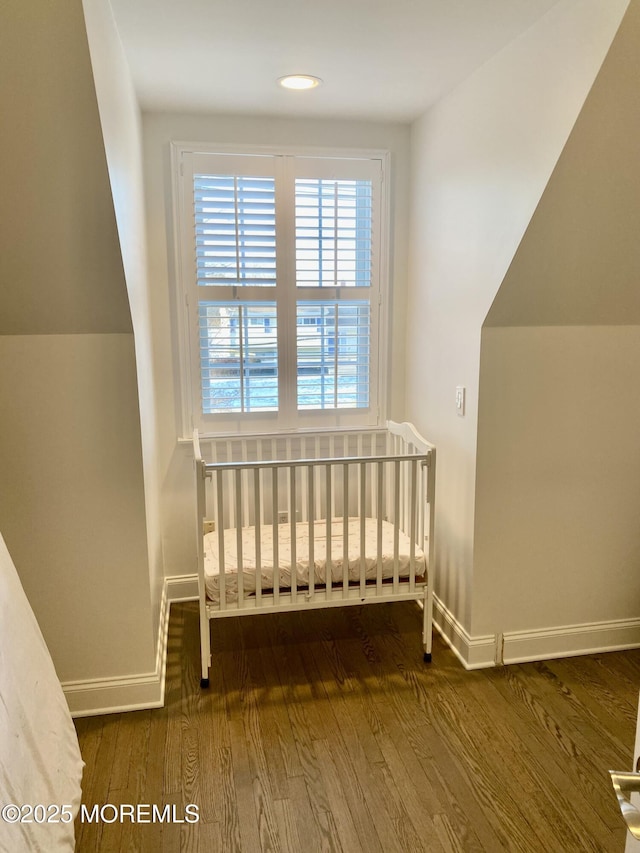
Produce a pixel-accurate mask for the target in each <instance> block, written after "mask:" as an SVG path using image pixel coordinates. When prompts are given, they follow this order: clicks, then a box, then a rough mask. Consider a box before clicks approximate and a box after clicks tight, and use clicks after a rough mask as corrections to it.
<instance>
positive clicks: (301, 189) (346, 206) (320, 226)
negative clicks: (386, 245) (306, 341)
mask: <svg viewBox="0 0 640 853" xmlns="http://www.w3.org/2000/svg"><path fill="white" fill-rule="evenodd" d="M295 188H296V197H295V204H296V207H295V216H296V280H297V284H298V285H299V286H303V285H304V286H307V287H314V286H315V287H322V286H326V285H329V286H334V287H370V286H371V248H372V246H371V241H372V222H371V193H372V186H371V181H340V180H327V179H324V180H323V179H316V180H313V179H304V178H296V183H295Z"/></svg>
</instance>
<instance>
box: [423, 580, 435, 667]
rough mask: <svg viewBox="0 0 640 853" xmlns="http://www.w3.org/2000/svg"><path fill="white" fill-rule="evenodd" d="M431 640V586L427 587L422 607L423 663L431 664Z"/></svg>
mask: <svg viewBox="0 0 640 853" xmlns="http://www.w3.org/2000/svg"><path fill="white" fill-rule="evenodd" d="M432 640H433V592H432V590H431V584H429V585H428V586H427V589H426V590H425V594H424V604H423V607H422V642H423V644H424V658H423V660H424V662H425V663H431V643H432Z"/></svg>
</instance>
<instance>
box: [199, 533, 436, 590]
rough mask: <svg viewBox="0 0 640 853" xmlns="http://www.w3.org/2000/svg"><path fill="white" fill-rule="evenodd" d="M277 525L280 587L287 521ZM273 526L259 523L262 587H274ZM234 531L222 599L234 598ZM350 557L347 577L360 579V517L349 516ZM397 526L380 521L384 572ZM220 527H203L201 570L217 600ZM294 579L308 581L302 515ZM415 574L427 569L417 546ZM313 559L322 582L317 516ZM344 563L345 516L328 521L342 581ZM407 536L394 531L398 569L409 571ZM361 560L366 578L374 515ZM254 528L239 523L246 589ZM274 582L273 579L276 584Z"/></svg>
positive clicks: (372, 553)
mask: <svg viewBox="0 0 640 853" xmlns="http://www.w3.org/2000/svg"><path fill="white" fill-rule="evenodd" d="M277 530H278V575H279V580H280V589H281V590H283V589H286V590H288V589H290V588H291V525H290V524H279V525H278V526H277ZM273 532H274V531H273V526H272V525H265V526H261V528H260V564H261V569H260V579H261V588H262V589H263V590H267V589H273V587H274V560H273V551H274V549H273ZM237 539H238V531H237V530H236V529H235V528H232V529H229V530H225V531H224V572H225V575H224V576H225V599H226V601H227V602H234V601H237V600H238V554H237V551H238V548H237ZM348 541H349V546H348V562H349V572H348V573H349V580H351V581H359V580H360V569H361V559H360V541H361V521H360V519H359V518H350V519H349V520H348ZM394 542H395V528H394V526H393V524H391V523H389V522H388V521H383V522H382V577H383V578H391V577H393V570H394V562H395V556H394V555H395V545H394ZM218 552H219V545H218V533H217V532H213V533H207V534H206V535H205V537H204V573H205V586H206V590H207V598H208V599H209V600H210V601H212V602H214V603H218V602H219V600H220V566H219V554H218ZM295 556H296V568H295V573H296V584H297V586H298V587H306V586H308V584H309V565H310V563H309V524H308V522H306V521H301V522H298V523H297V524H296V548H295ZM414 557H415V566H416V577H419V576H422V575H423V574H424V570H425V565H426V562H425V556H424V552H423V551H422V550H421V549H420V548H418V547H417V546H416V547H415V551H414ZM313 563H314V567H315V568H314V584H315V585H316V586H318V585H322V584H324V583H325V578H326V569H327V529H326V521H324V520H323V521H316V522H314V526H313ZM343 563H344V520H343V519H342V518H335V519H332V521H331V564H332V565H331V579H332V581H333V582H334V583H341V582H342V579H343ZM409 563H410V540H409V537H408V536H406V535H405V534H404V533H403V532H402V531H399V534H398V574H399V577H404V578H407V577H409ZM365 565H366V570H365V574H366V578H367V580H375V579H376V578H377V576H378V521H377V519H374V518H366V519H365ZM255 569H256V529H255V528H254V527H245V528H243V529H242V581H243V590H244V595H253V594H254V593H255V590H256V571H255ZM275 585H277V581H276V584H275Z"/></svg>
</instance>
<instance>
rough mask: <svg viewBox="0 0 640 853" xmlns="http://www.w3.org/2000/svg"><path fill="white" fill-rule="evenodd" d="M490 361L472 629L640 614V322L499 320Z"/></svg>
mask: <svg viewBox="0 0 640 853" xmlns="http://www.w3.org/2000/svg"><path fill="white" fill-rule="evenodd" d="M481 365H482V367H481V377H482V379H481V391H482V396H481V400H480V423H479V430H478V487H477V495H476V507H477V511H476V541H475V557H476V559H475V566H474V587H473V591H474V630H475V631H476V632H478V633H481V634H482V633H485V632H492V633H493V632H504V633H508V632H512V631H521V630H532V629H534V628H548V627H558V626H571V625H580V624H585V623H593V622H604V621H606V620H618V619H629V618H632V617H635V618H637V617H638V616H639V615H640V570H639V569H640V526H639V524H638V519H639V518H640V443H639V442H638V425H639V424H640V390H639V389H640V326H626V327H625V326H573V327H562V326H547V327H530V328H504V329H500V328H489V329H485V330H484V331H483V335H482V359H481ZM485 590H489V591H491V593H492V594H491V595H486V594H484V591H485Z"/></svg>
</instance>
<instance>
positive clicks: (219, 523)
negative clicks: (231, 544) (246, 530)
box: [216, 470, 227, 610]
mask: <svg viewBox="0 0 640 853" xmlns="http://www.w3.org/2000/svg"><path fill="white" fill-rule="evenodd" d="M216 473H217V476H216V490H217V495H218V507H219V510H220V516H219V517H217V518H216V527H217V530H218V586H219V588H220V610H225V609H226V601H227V598H226V586H227V585H226V576H225V571H226V569H225V565H224V518H223V507H224V502H223V499H222V492H223V488H222V481H223V472H222V471H220V470H218V471H217V472H216Z"/></svg>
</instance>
